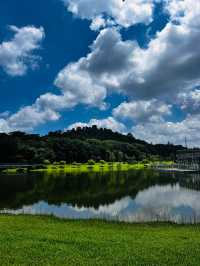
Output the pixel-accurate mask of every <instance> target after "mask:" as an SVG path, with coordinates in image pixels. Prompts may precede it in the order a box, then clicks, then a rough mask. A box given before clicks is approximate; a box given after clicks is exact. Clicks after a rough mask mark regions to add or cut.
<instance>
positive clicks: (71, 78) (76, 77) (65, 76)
mask: <svg viewBox="0 0 200 266" xmlns="http://www.w3.org/2000/svg"><path fill="white" fill-rule="evenodd" d="M83 60H84V59H83V58H82V59H80V60H79V61H78V62H77V63H73V64H69V65H68V66H67V67H66V68H64V69H63V70H62V71H61V72H60V73H59V74H58V76H57V78H56V80H55V85H56V86H57V87H58V88H60V89H61V90H62V92H63V95H64V98H65V99H66V104H67V103H69V104H70V105H72V106H75V105H77V104H78V103H81V104H87V105H90V106H99V107H100V108H102V109H104V108H105V104H104V99H105V98H106V88H105V87H103V86H102V85H100V84H98V82H96V81H95V80H94V79H92V78H91V76H90V75H89V73H88V72H87V71H84V70H82V69H81V68H80V64H81V63H82V61H83Z"/></svg>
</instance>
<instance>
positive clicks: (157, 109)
mask: <svg viewBox="0 0 200 266" xmlns="http://www.w3.org/2000/svg"><path fill="white" fill-rule="evenodd" d="M170 109H171V106H170V105H167V104H165V103H163V102H159V101H158V100H155V99H153V100H149V101H142V100H141V101H132V102H123V103H121V104H120V105H119V106H118V107H117V108H115V109H114V110H113V115H114V117H117V118H119V119H130V120H132V121H134V122H138V123H142V122H147V121H152V122H157V121H162V120H163V116H167V115H170V114H171V110H170Z"/></svg>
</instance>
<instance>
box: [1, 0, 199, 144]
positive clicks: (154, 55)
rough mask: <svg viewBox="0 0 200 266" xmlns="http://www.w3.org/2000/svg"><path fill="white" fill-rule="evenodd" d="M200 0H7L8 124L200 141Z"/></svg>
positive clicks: (4, 77) (4, 94)
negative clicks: (93, 127) (94, 127)
mask: <svg viewBox="0 0 200 266" xmlns="http://www.w3.org/2000/svg"><path fill="white" fill-rule="evenodd" d="M199 15H200V3H198V2H197V1H196V0H183V1H179V0H163V1H161V0H147V1H144V0H135V1H133V0H126V1H125V2H122V1H121V0H110V1H108V0H96V1H95V0H43V1H41V0H29V1H27V0H2V1H1V3H0V131H1V132H10V131H15V130H22V131H28V132H36V133H40V134H45V133H47V132H48V131H52V130H58V129H61V130H64V129H67V128H72V127H76V126H85V125H92V124H97V125H98V126H99V127H108V128H111V129H113V130H114V131H121V132H123V133H127V132H132V133H133V134H134V135H135V136H136V137H138V138H141V139H145V140H148V141H150V142H154V143H157V142H164V143H166V142H168V141H170V142H173V143H180V144H184V139H185V137H187V138H188V141H189V143H190V145H191V146H197V145H200V137H199V134H198V132H199V130H200V126H199V125H198V124H199V123H198V121H199V118H200V114H199V111H200V89H199V88H200V70H199V69H200V68H199V66H200V61H199V59H200V49H199V47H198V45H197V43H198V41H200V30H199V29H200V19H199Z"/></svg>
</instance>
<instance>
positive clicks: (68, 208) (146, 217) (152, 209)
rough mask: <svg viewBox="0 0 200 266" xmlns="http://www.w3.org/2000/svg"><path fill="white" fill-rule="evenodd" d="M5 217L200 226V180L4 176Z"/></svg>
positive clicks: (153, 175) (142, 175)
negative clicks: (21, 215)
mask: <svg viewBox="0 0 200 266" xmlns="http://www.w3.org/2000/svg"><path fill="white" fill-rule="evenodd" d="M0 212H1V213H12V214H21V213H23V214H33V215H36V214H42V215H47V214H48V215H54V216H56V217H60V218H67V219H106V220H112V221H113V220H114V221H124V222H149V221H172V222H176V223H197V222H200V175H199V174H194V173H187V174H186V173H184V174H181V173H162V172H156V171H153V170H130V171H110V172H104V171H101V172H99V173H95V172H93V171H90V172H87V173H81V172H78V171H77V173H71V174H69V173H67V174H66V173H64V172H57V173H54V174H47V173H34V174H33V173H31V174H17V175H16V174H15V175H14V174H12V175H11V174H0Z"/></svg>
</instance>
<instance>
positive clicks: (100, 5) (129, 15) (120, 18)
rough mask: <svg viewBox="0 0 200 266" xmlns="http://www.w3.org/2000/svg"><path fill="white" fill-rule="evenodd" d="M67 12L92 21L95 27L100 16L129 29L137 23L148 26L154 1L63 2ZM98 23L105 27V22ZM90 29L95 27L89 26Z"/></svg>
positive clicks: (92, 0)
mask: <svg viewBox="0 0 200 266" xmlns="http://www.w3.org/2000/svg"><path fill="white" fill-rule="evenodd" d="M63 2H64V3H65V4H66V6H67V9H68V11H70V12H72V13H73V14H74V15H75V16H77V17H80V18H81V19H88V20H91V21H92V25H96V24H97V23H96V22H97V20H98V18H99V17H100V16H103V15H105V16H107V17H108V18H109V20H108V24H109V21H111V20H112V21H113V23H114V24H118V25H119V26H123V27H129V26H132V25H134V24H137V23H145V24H149V23H150V22H151V21H152V16H153V9H154V2H155V1H154V0H134V1H133V0H126V1H125V2H123V1H121V0H109V1H108V0H95V1H94V0H63ZM104 22H105V24H104V23H100V24H101V26H106V25H107V20H105V21H104ZM91 28H92V29H95V30H96V29H97V27H93V26H91Z"/></svg>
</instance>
